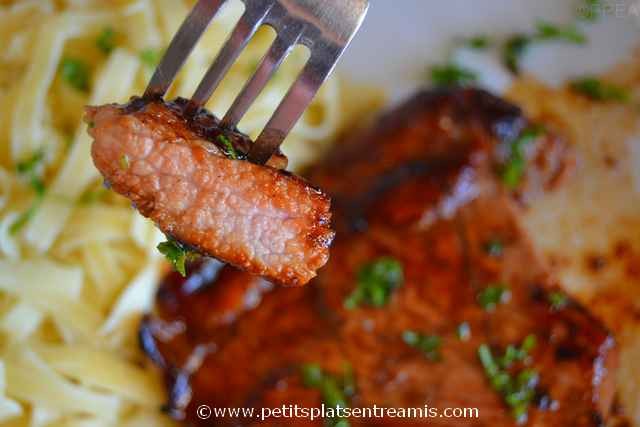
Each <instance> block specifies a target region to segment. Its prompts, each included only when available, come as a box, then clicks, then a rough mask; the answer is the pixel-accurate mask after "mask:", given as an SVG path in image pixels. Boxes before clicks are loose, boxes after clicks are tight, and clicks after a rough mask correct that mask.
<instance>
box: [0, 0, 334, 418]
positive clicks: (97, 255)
mask: <svg viewBox="0 0 640 427" xmlns="http://www.w3.org/2000/svg"><path fill="white" fill-rule="evenodd" d="M0 4H1V6H0V46H2V49H0V343H1V345H0V424H2V425H8V426H33V427H38V426H45V425H46V426H80V425H82V426H89V425H90V426H127V425H130V426H161V425H171V424H172V422H171V421H170V420H169V419H168V418H167V417H165V416H164V415H163V413H162V412H161V410H160V408H161V405H162V404H163V402H164V399H165V396H164V389H163V387H162V383H161V378H159V377H158V374H157V373H156V372H155V371H154V370H153V369H152V368H151V367H149V365H148V364H146V363H145V360H144V358H143V356H142V355H141V353H140V351H139V349H138V345H137V341H136V332H137V326H138V321H139V319H140V316H141V314H142V313H143V312H144V311H146V310H148V309H149V308H150V307H151V304H152V299H153V295H154V291H155V286H156V283H157V281H158V278H159V276H160V274H161V272H162V269H163V268H165V267H164V264H163V261H162V260H161V258H160V257H159V256H158V254H157V252H156V249H155V247H156V245H157V243H158V242H159V241H160V240H161V238H162V235H161V234H160V232H159V231H158V230H157V229H156V228H155V227H154V226H153V224H151V223H150V222H149V221H147V220H146V219H144V218H142V217H141V216H140V215H139V214H137V212H136V211H135V210H133V209H132V208H131V207H130V206H129V205H128V203H127V202H126V201H125V200H124V199H122V198H120V197H118V196H116V195H114V194H111V193H109V192H107V191H106V190H104V189H103V188H102V183H101V179H100V177H99V174H98V172H97V171H96V169H95V168H94V166H93V163H92V161H91V158H90V139H89V136H88V135H87V133H86V126H85V125H84V124H83V123H82V122H81V116H82V111H83V106H84V105H85V104H103V103H109V102H124V101H126V100H127V99H128V98H129V97H130V96H131V95H135V94H140V93H142V92H143V91H144V87H145V84H146V82H147V81H148V79H149V78H150V76H151V73H152V71H153V68H154V67H155V65H156V63H157V60H158V57H159V56H160V54H161V52H162V50H163V48H165V47H166V46H167V44H168V43H169V41H170V39H171V37H172V35H173V34H174V33H175V31H176V29H177V28H178V26H179V25H180V23H181V22H182V19H183V18H184V16H185V15H186V13H187V12H188V10H189V8H190V4H189V3H188V2H184V3H183V2H182V1H178V0H113V1H106V0H102V1H101V0H95V1H93V0H23V1H9V2H6V1H4V2H3V1H0ZM241 13H242V4H241V3H240V2H239V1H230V2H228V4H227V5H226V6H225V7H224V9H223V10H221V12H220V13H219V16H218V17H217V18H216V20H215V21H214V23H213V24H212V25H211V27H210V29H209V30H208V31H207V33H205V35H204V37H203V39H202V40H201V42H200V43H199V44H198V45H197V47H196V49H195V51H194V52H193V54H192V55H191V57H190V59H189V60H188V62H187V64H186V66H185V67H184V69H183V70H182V71H181V73H180V75H179V76H178V79H177V81H176V83H175V85H174V87H173V88H172V90H171V93H170V94H169V96H170V97H173V96H189V95H190V94H191V93H192V91H193V90H194V88H195V87H196V85H197V84H198V82H199V80H200V78H201V76H202V75H203V74H204V72H205V70H206V68H207V67H208V65H209V64H210V62H211V60H212V58H213V56H214V54H215V52H216V51H217V50H218V49H219V48H220V46H221V44H222V43H223V42H224V40H225V38H226V35H227V34H228V32H229V31H230V29H231V28H232V27H233V25H234V24H235V22H236V20H237V19H238V18H239V17H240V15H241ZM273 37H274V34H273V31H271V30H268V29H261V30H260V31H259V32H258V34H257V35H256V36H255V37H254V39H253V40H252V42H251V43H250V45H249V47H248V48H247V50H246V52H244V53H243V54H242V55H241V57H240V58H239V59H238V61H237V63H236V64H235V65H234V67H233V68H232V70H231V72H230V74H229V76H228V78H226V79H225V80H224V81H223V82H222V84H221V86H220V87H219V89H218V90H217V91H216V92H215V94H214V97H213V98H212V100H211V102H210V103H209V105H208V107H209V108H210V109H211V110H212V111H213V112H214V113H216V114H218V115H220V114H221V113H223V112H224V111H225V109H226V108H228V106H229V105H230V104H231V102H232V100H233V98H234V97H235V96H236V94H237V93H238V92H239V90H240V88H241V85H242V83H243V82H244V81H246V80H247V79H248V78H249V77H250V75H251V73H252V72H253V70H254V69H255V67H256V64H257V61H258V60H259V59H260V58H261V56H262V55H263V54H264V52H266V50H267V48H268V46H269V44H270V41H271V40H272V39H273ZM305 60H306V52H305V51H304V49H299V50H298V49H296V50H294V52H293V53H292V55H291V56H290V57H289V58H288V60H287V61H286V62H285V63H284V65H283V66H282V68H281V69H280V70H279V71H278V73H277V74H276V76H275V78H274V80H273V81H272V82H271V83H270V84H269V85H268V86H267V88H265V91H264V92H263V93H262V95H261V96H260V97H259V98H258V100H257V101H256V103H255V105H254V106H253V107H252V109H251V110H250V111H249V112H248V113H247V115H246V117H245V118H244V120H243V121H242V122H241V123H240V126H239V127H240V129H241V130H243V131H245V132H247V133H248V134H250V135H251V136H252V137H255V136H257V133H258V132H259V131H260V129H261V128H262V127H263V126H264V124H265V123H266V121H267V120H268V118H269V116H270V114H271V113H272V112H273V111H274V109H275V107H276V106H277V104H278V102H279V101H280V99H281V98H282V96H283V95H284V93H285V91H286V89H287V88H288V86H289V85H290V83H291V82H292V81H293V80H294V78H295V76H296V74H297V72H298V70H299V69H301V68H302V66H303V65H304V62H305ZM340 99H341V88H340V84H339V81H338V80H337V79H335V78H332V79H330V80H329V81H328V82H327V83H326V84H325V86H324V88H323V89H322V90H321V91H320V93H319V94H318V96H317V97H316V99H315V100H314V102H313V104H312V106H311V107H310V108H309V110H308V111H307V112H306V113H305V115H304V116H303V118H302V120H301V121H300V122H299V124H298V125H297V126H296V127H295V128H294V129H293V131H292V133H291V134H290V136H289V138H288V139H287V140H286V141H285V144H284V151H285V152H286V153H287V154H288V156H289V159H290V168H297V167H300V166H302V165H304V164H306V163H308V162H310V161H312V160H313V159H315V158H316V157H317V156H318V155H319V154H320V153H321V152H322V150H323V148H324V144H326V142H325V141H327V139H328V138H330V137H331V136H333V135H334V134H335V132H336V131H337V129H338V126H339V122H340V120H341V117H342V114H341V112H342V110H341V101H340Z"/></svg>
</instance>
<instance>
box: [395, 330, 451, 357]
mask: <svg viewBox="0 0 640 427" xmlns="http://www.w3.org/2000/svg"><path fill="white" fill-rule="evenodd" d="M402 340H403V341H404V342H405V343H406V344H407V345H408V346H410V347H413V348H415V349H418V350H420V351H421V352H422V353H424V355H425V357H426V358H427V359H429V360H431V361H433V362H435V361H438V360H440V358H441V355H440V346H441V344H442V339H441V338H440V337H439V336H437V335H424V334H421V333H419V332H416V331H409V330H407V331H404V332H403V333H402Z"/></svg>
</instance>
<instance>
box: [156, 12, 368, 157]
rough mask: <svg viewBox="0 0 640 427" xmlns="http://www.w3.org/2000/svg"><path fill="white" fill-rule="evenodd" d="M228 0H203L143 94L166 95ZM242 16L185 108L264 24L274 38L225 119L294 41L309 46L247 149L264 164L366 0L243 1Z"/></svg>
mask: <svg viewBox="0 0 640 427" xmlns="http://www.w3.org/2000/svg"><path fill="white" fill-rule="evenodd" d="M225 1H226V0H199V1H198V2H197V3H196V5H195V6H194V7H193V9H192V10H191V12H190V13H189V15H188V16H187V18H186V19H185V21H184V22H183V23H182V25H181V26H180V29H179V30H178V32H177V33H176V35H175V36H174V37H173V40H171V43H170V44H169V47H168V48H167V51H166V53H165V55H164V57H163V58H162V60H161V61H160V63H159V65H158V67H157V68H156V70H155V72H154V74H153V77H152V78H151V81H150V82H149V85H148V86H147V89H146V91H145V94H144V97H145V98H146V99H151V98H162V97H163V96H164V95H165V93H166V92H167V90H168V89H169V87H170V86H171V84H172V83H173V81H174V79H175V77H176V75H177V74H178V71H179V70H180V68H181V67H182V65H183V64H184V62H185V61H186V59H187V57H188V56H189V54H190V53H191V51H192V50H193V48H194V47H195V45H196V43H197V42H198V40H199V39H200V36H202V34H203V33H204V31H205V30H206V29H207V27H208V26H209V23H210V22H211V21H212V20H213V18H214V17H215V15H216V13H217V12H218V10H220V7H221V6H222V5H223V4H224V3H225ZM242 2H243V3H244V6H245V10H244V13H243V15H242V16H241V17H240V20H239V21H238V23H237V24H236V26H235V28H234V29H233V31H232V32H231V34H230V35H229V37H228V38H227V40H226V42H225V44H224V45H223V46H222V49H221V50H220V52H219V53H218V55H217V57H216V58H215V59H214V60H213V63H212V64H211V66H210V67H209V69H208V70H207V72H206V73H205V75H204V77H203V79H202V81H201V82H200V84H199V85H198V87H197V89H196V91H195V92H194V94H193V96H192V97H191V99H190V100H189V107H188V109H187V111H190V112H195V111H197V110H198V109H199V108H201V107H203V106H204V105H205V104H206V102H207V101H208V100H209V98H210V97H211V95H212V94H213V92H214V90H215V89H216V87H217V86H218V85H219V84H220V82H221V81H222V79H223V78H224V76H225V74H226V73H227V72H228V71H229V68H231V66H232V65H233V63H234V62H235V60H236V59H237V58H238V56H239V55H240V53H241V51H242V49H244V47H245V46H246V45H247V43H248V42H249V40H250V39H251V37H252V36H253V35H254V34H255V32H256V31H257V30H258V28H260V26H262V25H268V26H271V27H272V28H273V29H274V30H275V31H276V38H275V40H274V41H273V43H272V44H271V46H270V48H269V50H268V51H267V53H266V54H265V55H264V56H263V58H262V60H261V61H260V64H259V65H258V67H257V69H256V71H255V72H254V74H253V76H252V77H251V78H250V79H249V81H247V82H246V84H245V85H244V87H243V88H242V90H241V91H240V93H239V94H238V96H237V98H236V99H235V100H234V101H233V103H232V105H231V107H230V108H229V110H228V111H227V112H226V114H225V116H224V117H223V119H222V122H221V125H222V126H223V127H224V128H229V129H233V128H235V127H236V126H237V124H238V122H240V120H241V119H242V117H243V116H244V115H245V113H246V112H247V110H249V107H250V106H251V104H252V103H253V102H254V101H255V99H256V98H257V97H258V95H259V94H260V92H261V91H262V89H263V88H264V86H265V85H266V84H267V82H268V81H269V80H270V79H271V77H272V76H273V74H274V73H275V71H276V70H277V69H278V67H279V66H280V65H281V64H282V62H283V61H284V59H285V58H286V57H287V55H288V54H289V53H290V52H291V50H292V49H293V47H294V46H296V45H297V44H302V45H304V46H306V47H307V48H308V49H309V51H310V56H309V59H308V61H307V63H306V64H305V65H304V67H303V68H302V71H301V72H300V74H299V75H298V77H297V78H296V80H295V82H294V83H293V85H292V86H291V87H290V88H289V90H288V91H287V93H286V95H285V96H284V98H283V100H282V101H281V102H280V104H279V105H278V107H277V108H276V111H275V112H274V113H273V115H272V116H271V118H270V119H269V121H268V122H267V124H266V126H265V128H264V129H263V130H262V132H261V133H260V135H259V136H258V138H257V139H256V141H255V143H254V144H252V146H251V148H250V149H249V153H248V155H247V157H248V159H249V160H250V161H252V162H254V163H258V164H264V163H266V162H267V161H268V160H269V158H270V157H271V156H272V155H273V154H274V153H275V152H276V151H277V150H278V148H279V147H280V144H281V143H282V141H283V140H284V138H285V137H286V136H287V134H288V133H289V131H291V129H292V128H293V126H294V124H295V123H296V122H297V121H298V119H299V118H300V116H301V115H302V113H303V112H304V110H305V109H306V107H307V106H308V105H309V103H310V102H311V100H312V99H313V97H314V96H315V94H316V93H317V92H318V90H319V89H320V86H321V85H322V83H323V82H324V81H325V80H326V78H327V77H328V76H329V74H330V73H331V71H332V70H333V68H334V67H335V65H336V63H337V61H338V59H339V58H340V56H341V55H342V53H343V52H344V50H345V48H346V47H347V46H348V45H349V43H350V42H351V40H352V39H353V36H354V35H355V33H356V32H357V31H358V28H360V25H361V24H362V21H363V19H364V17H365V15H366V13H367V9H368V6H369V2H368V0H242Z"/></svg>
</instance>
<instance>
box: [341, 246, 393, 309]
mask: <svg viewBox="0 0 640 427" xmlns="http://www.w3.org/2000/svg"><path fill="white" fill-rule="evenodd" d="M403 279H404V275H403V272H402V265H401V264H400V262H399V261H398V260H396V259H393V258H389V257H382V258H378V259H377V260H375V261H373V262H370V263H368V264H365V265H364V266H363V267H362V268H361V269H360V271H359V272H358V282H357V284H356V289H355V290H354V291H353V292H352V293H351V294H350V295H349V296H348V297H347V298H346V299H345V301H344V306H345V308H347V309H353V308H356V307H357V306H358V305H360V304H361V303H365V304H367V305H371V306H373V307H382V306H383V305H385V304H386V303H387V301H388V300H389V298H390V297H391V293H392V292H393V291H394V290H395V289H396V288H398V287H399V286H401V285H402V281H403Z"/></svg>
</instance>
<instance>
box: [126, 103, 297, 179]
mask: <svg viewBox="0 0 640 427" xmlns="http://www.w3.org/2000/svg"><path fill="white" fill-rule="evenodd" d="M150 103H159V104H162V105H164V106H165V107H167V109H168V110H169V111H171V112H172V113H174V115H175V117H176V118H177V119H179V120H181V121H182V122H183V123H184V125H185V126H186V128H187V129H189V130H191V131H192V132H194V133H195V134H196V135H198V136H199V137H200V138H202V139H204V140H206V141H209V142H211V143H212V144H215V145H216V147H218V148H219V149H220V150H221V151H222V152H223V153H226V154H227V156H229V153H227V151H228V149H229V147H227V146H226V145H225V144H224V143H223V142H222V140H221V138H220V137H221V136H223V137H225V138H227V139H228V140H229V142H230V143H231V146H232V148H233V150H234V151H235V155H236V160H247V153H249V150H250V148H251V145H252V144H253V141H252V140H251V138H249V136H248V135H246V134H244V133H242V132H240V131H239V130H238V128H237V127H234V128H233V129H225V128H223V127H222V123H221V121H220V119H218V118H217V117H216V116H215V115H214V114H213V113H211V112H210V111H209V110H207V109H206V108H204V107H199V108H197V109H195V110H194V111H193V112H192V111H191V110H190V107H191V105H192V104H191V103H190V101H189V100H188V99H185V98H181V97H177V98H176V99H174V100H173V101H164V100H163V99H162V98H159V97H157V98H152V99H147V98H142V97H139V96H133V97H131V99H130V100H129V102H128V103H127V104H125V105H124V106H123V107H122V108H123V111H124V112H125V113H126V114H133V113H137V112H140V111H143V110H144V109H145V107H146V106H147V105H148V104H150ZM268 164H269V165H270V166H272V167H274V168H276V169H283V172H284V173H286V174H289V173H288V172H286V171H284V168H286V166H287V158H286V157H285V156H284V154H282V152H281V151H280V150H278V151H277V152H276V153H275V154H274V155H273V156H272V157H271V159H270V160H269V162H268Z"/></svg>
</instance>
